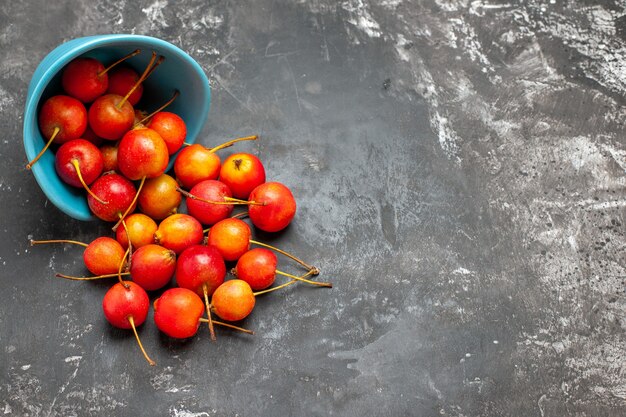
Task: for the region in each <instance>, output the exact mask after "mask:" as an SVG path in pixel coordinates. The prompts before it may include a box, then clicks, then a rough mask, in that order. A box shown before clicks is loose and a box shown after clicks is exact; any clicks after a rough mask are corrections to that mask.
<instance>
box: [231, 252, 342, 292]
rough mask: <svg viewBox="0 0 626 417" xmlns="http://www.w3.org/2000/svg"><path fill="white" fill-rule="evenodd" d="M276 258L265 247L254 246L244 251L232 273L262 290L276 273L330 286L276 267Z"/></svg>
mask: <svg viewBox="0 0 626 417" xmlns="http://www.w3.org/2000/svg"><path fill="white" fill-rule="evenodd" d="M277 264H278V259H277V258H276V255H275V254H274V252H272V251H270V250H269V249H265V248H254V249H251V250H249V251H248V252H246V253H244V254H243V255H242V256H241V257H240V258H239V260H238V261H237V266H235V268H234V271H233V272H234V273H235V275H236V276H237V278H239V279H241V280H243V281H246V282H247V283H248V284H250V287H251V288H252V289H253V290H255V291H258V290H263V289H265V288H268V287H269V286H270V285H272V284H273V283H274V280H275V278H276V274H278V275H283V276H285V277H289V278H291V279H295V280H301V281H304V282H307V283H309V284H313V285H319V286H322V287H329V288H332V284H331V283H327V282H316V281H311V280H307V279H302V278H300V277H297V276H295V275H292V274H288V273H286V272H282V271H279V270H278V269H276V266H277Z"/></svg>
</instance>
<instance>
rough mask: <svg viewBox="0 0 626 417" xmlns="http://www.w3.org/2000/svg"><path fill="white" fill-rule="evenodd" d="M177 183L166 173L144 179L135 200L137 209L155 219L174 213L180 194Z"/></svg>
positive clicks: (179, 201)
mask: <svg viewBox="0 0 626 417" xmlns="http://www.w3.org/2000/svg"><path fill="white" fill-rule="evenodd" d="M177 188H178V183H177V182H176V180H175V179H174V178H172V177H170V176H169V175H167V174H162V175H160V176H158V177H156V178H151V179H148V180H146V182H145V184H144V186H143V189H142V190H141V192H140V193H139V198H138V200H137V202H138V204H139V210H141V211H142V212H143V213H145V214H146V215H148V216H150V217H152V218H153V219H155V220H162V219H164V218H166V217H167V216H170V215H172V214H176V211H177V209H178V206H179V205H180V203H181V201H182V196H181V194H180V192H178V190H177Z"/></svg>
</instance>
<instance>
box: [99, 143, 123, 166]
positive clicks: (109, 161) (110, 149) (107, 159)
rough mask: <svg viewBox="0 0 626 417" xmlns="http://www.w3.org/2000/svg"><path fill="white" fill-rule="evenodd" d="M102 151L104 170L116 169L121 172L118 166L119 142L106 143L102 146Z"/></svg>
mask: <svg viewBox="0 0 626 417" xmlns="http://www.w3.org/2000/svg"><path fill="white" fill-rule="evenodd" d="M100 153H102V159H103V161H104V167H103V169H102V170H103V172H108V171H115V172H118V173H119V170H118V168H117V144H115V145H113V144H106V145H102V146H100Z"/></svg>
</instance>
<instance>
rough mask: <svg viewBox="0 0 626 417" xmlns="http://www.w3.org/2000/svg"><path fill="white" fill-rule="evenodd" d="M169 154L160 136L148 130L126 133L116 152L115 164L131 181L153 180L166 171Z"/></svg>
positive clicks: (138, 129) (141, 129)
mask: <svg viewBox="0 0 626 417" xmlns="http://www.w3.org/2000/svg"><path fill="white" fill-rule="evenodd" d="M168 162H169V154H168V153H167V145H166V144H165V142H164V141H163V139H162V138H161V136H160V135H159V134H158V133H157V132H156V131H154V130H152V129H148V128H137V129H133V130H130V131H128V132H126V134H125V135H124V137H123V138H122V140H121V141H120V143H119V146H118V150H117V164H118V168H119V170H120V171H121V172H122V174H124V176H125V177H126V178H128V179H131V180H139V179H142V178H155V177H158V176H159V175H161V174H163V173H164V172H165V170H166V169H167V164H168Z"/></svg>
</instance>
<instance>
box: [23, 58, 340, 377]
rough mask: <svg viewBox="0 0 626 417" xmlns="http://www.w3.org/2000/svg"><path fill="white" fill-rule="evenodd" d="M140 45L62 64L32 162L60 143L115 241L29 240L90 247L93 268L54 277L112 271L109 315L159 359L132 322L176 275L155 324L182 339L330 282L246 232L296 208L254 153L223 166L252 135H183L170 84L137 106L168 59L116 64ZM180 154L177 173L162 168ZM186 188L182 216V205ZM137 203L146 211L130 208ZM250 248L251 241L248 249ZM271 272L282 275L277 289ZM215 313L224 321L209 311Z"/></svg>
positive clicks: (63, 164)
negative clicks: (210, 138)
mask: <svg viewBox="0 0 626 417" xmlns="http://www.w3.org/2000/svg"><path fill="white" fill-rule="evenodd" d="M139 53H140V51H139V50H136V51H133V52H132V53H130V54H128V55H127V56H125V57H123V58H122V59H120V60H118V61H117V62H114V63H113V64H111V65H109V66H108V67H106V68H105V67H104V65H103V64H102V63H101V62H99V61H98V60H96V59H94V58H85V57H81V58H77V59H75V60H73V61H72V62H70V63H69V64H68V65H67V66H66V67H65V68H64V70H63V73H62V86H63V90H64V94H59V95H55V96H53V97H51V98H49V99H47V100H46V101H45V102H44V103H43V105H42V107H41V110H40V113H39V127H40V130H41V133H42V135H43V136H44V137H45V138H46V139H47V140H48V142H47V143H46V145H45V147H44V148H43V150H42V151H41V152H40V154H39V155H37V157H35V158H34V159H33V160H32V161H31V162H29V163H28V165H27V168H30V167H32V165H33V164H35V163H36V162H37V160H38V159H39V158H40V157H41V155H43V153H44V152H46V150H47V149H48V148H49V147H50V146H51V145H52V144H53V143H54V144H56V145H60V146H59V147H58V149H57V150H56V154H55V168H56V171H57V173H58V175H59V177H60V178H61V179H62V180H63V181H64V182H66V183H67V184H69V185H71V186H74V187H83V188H84V189H85V190H86V192H87V201H88V205H89V208H90V209H91V211H92V212H93V213H94V215H95V216H97V217H98V218H100V219H102V220H104V221H107V222H115V225H114V226H113V231H114V232H115V238H112V237H106V236H102V237H98V238H97V239H95V240H93V241H92V242H91V243H89V244H87V243H83V242H77V241H74V240H65V239H63V240H37V241H35V240H31V243H32V244H43V243H73V244H77V245H82V246H84V247H85V251H84V253H83V260H84V263H85V266H86V268H87V269H88V270H89V272H91V273H92V274H93V276H87V277H77V276H70V275H65V274H57V276H58V277H61V278H67V279H72V280H81V281H88V280H95V279H106V278H111V279H115V278H117V280H118V282H117V283H116V284H114V285H113V286H112V287H111V288H110V289H109V290H108V291H107V293H106V294H105V296H104V300H103V302H102V307H103V310H104V316H105V317H106V319H107V320H108V321H109V322H110V323H111V324H112V325H113V326H115V327H118V328H121V329H132V330H133V332H134V334H135V337H136V339H137V342H138V345H139V347H140V348H141V351H142V353H143V355H144V357H145V358H146V360H147V361H148V362H149V363H150V364H151V365H154V364H155V363H154V361H152V359H150V357H149V356H148V354H147V353H146V351H145V349H144V348H143V346H142V344H141V341H140V339H139V336H138V334H137V330H136V327H137V326H140V325H141V324H143V323H144V321H145V320H146V317H147V315H148V311H149V307H150V301H149V297H148V294H147V292H146V291H156V290H160V289H162V288H164V287H166V286H168V284H170V282H171V280H172V278H173V277H175V281H176V284H177V287H175V288H169V289H167V290H165V291H164V292H163V293H162V294H160V296H159V297H158V298H157V299H156V300H155V301H154V303H153V308H154V321H155V323H156V326H157V327H158V329H159V330H161V331H162V332H164V333H165V334H167V335H169V336H170V337H174V338H188V337H191V336H193V335H195V334H196V332H197V331H198V328H199V326H200V323H201V322H206V323H207V324H208V328H209V331H210V335H211V339H212V340H215V331H214V325H217V326H224V327H228V328H231V329H233V330H236V331H242V332H246V333H250V334H253V332H252V331H250V330H247V329H244V328H242V327H239V326H236V325H234V324H232V323H229V322H238V321H240V320H242V319H244V318H245V317H247V316H248V315H249V314H250V313H251V312H252V310H253V308H254V305H255V299H256V297H257V296H258V295H261V294H265V293H268V292H271V291H275V290H277V289H280V288H284V287H286V286H289V285H292V284H294V283H296V282H304V283H308V284H311V285H317V286H323V287H332V284H330V283H326V282H317V281H312V280H311V279H309V278H310V277H312V276H315V275H318V274H319V270H318V269H317V268H316V267H314V266H311V265H309V264H307V263H306V262H304V261H302V260H300V259H298V258H297V257H295V256H294V255H292V254H289V253H287V252H284V251H282V250H280V249H278V248H275V247H273V246H270V245H267V244H264V243H262V242H258V241H256V240H253V239H252V232H251V228H250V226H248V224H247V223H246V222H244V221H243V220H242V218H245V217H249V219H250V221H251V222H252V224H253V225H254V226H255V227H257V228H258V229H260V230H263V231H266V232H277V231H280V230H282V229H284V228H285V227H287V225H289V223H290V222H291V220H292V219H293V217H294V215H295V212H296V201H295V199H294V197H293V195H292V193H291V191H290V190H289V188H287V187H286V186H285V185H283V184H281V183H278V182H265V169H264V167H263V164H262V163H261V161H260V160H259V159H258V158H257V157H256V156H254V155H252V154H248V153H236V154H233V155H231V156H230V157H228V158H227V159H226V160H225V161H224V162H223V163H222V161H221V160H220V158H219V156H217V154H216V151H218V150H220V149H223V148H225V147H228V146H231V145H233V144H234V143H236V142H238V141H243V140H256V139H257V137H256V136H249V137H244V138H239V139H235V140H231V141H229V142H226V143H224V144H222V145H219V146H217V147H215V148H211V149H209V148H206V147H204V146H202V145H199V144H193V145H189V144H187V143H185V137H186V133H187V131H186V126H185V123H184V121H183V120H182V118H180V117H179V116H178V115H176V114H174V113H171V112H166V111H164V109H165V107H167V106H168V105H169V104H171V103H172V102H173V101H174V100H175V99H176V98H177V96H178V92H177V91H175V92H173V97H172V98H171V99H170V100H169V101H168V102H167V103H165V104H163V105H162V106H161V107H159V108H158V109H157V110H155V111H153V112H152V113H150V114H147V112H143V111H141V110H137V109H135V108H134V106H136V104H137V103H138V102H139V101H140V99H141V96H142V92H143V82H144V81H145V80H146V79H147V78H148V77H149V76H150V74H152V72H153V71H155V70H156V69H157V67H158V66H159V64H160V63H161V62H162V61H163V59H164V58H163V57H157V55H156V53H154V52H153V53H152V57H151V59H150V62H149V64H148V66H147V67H146V68H145V70H144V71H143V73H141V74H139V73H137V72H136V71H135V70H133V69H132V68H131V67H129V66H126V65H125V64H122V62H123V61H125V60H126V59H128V58H130V57H132V56H135V55H137V54H139ZM87 108H88V109H87ZM181 148H182V149H181ZM179 150H180V152H179ZM177 152H178V154H177V155H176V156H175V157H176V159H175V161H174V173H175V178H174V177H172V176H170V175H168V174H166V173H165V171H166V169H167V166H168V164H169V160H170V157H171V156H174V154H176V153H177ZM218 178H219V180H218ZM133 181H135V183H134V182H133ZM137 181H138V182H139V183H138V184H136V182H137ZM183 197H184V198H185V199H186V207H187V213H180V212H178V211H179V206H180V205H181V203H182V199H183ZM236 205H245V206H247V207H248V211H247V212H240V213H238V214H236V215H232V213H233V210H234V207H235V206H236ZM137 207H138V208H139V211H141V213H134V211H135V209H136V208H137ZM231 215H232V217H231ZM157 221H159V222H160V223H159V224H157ZM205 226H208V228H207V229H204V227H205ZM205 233H206V234H207V235H206V236H205ZM251 245H255V246H258V247H255V248H253V249H250V246H251ZM275 252H276V253H279V254H282V255H284V256H286V257H289V258H290V259H292V260H294V261H295V262H297V263H298V264H299V265H300V266H302V267H303V268H304V269H305V270H306V273H304V274H302V275H300V276H296V275H292V274H289V273H286V272H282V271H280V270H278V269H277V263H278V259H277V256H276V254H275ZM227 262H229V263H232V264H233V265H234V267H233V268H232V270H231V273H232V274H233V275H234V276H235V278H232V279H228V280H226V276H227V267H226V265H227ZM277 274H278V275H283V276H286V277H288V278H289V280H288V281H287V282H285V283H283V284H281V285H277V286H272V285H273V284H274V280H275V278H276V275H277ZM123 277H130V278H131V279H132V281H131V280H125V279H124V278H123ZM205 312H206V318H205V317H203V316H204V314H205ZM212 314H215V315H216V316H217V317H219V318H220V319H221V320H224V321H218V320H216V319H213V318H212Z"/></svg>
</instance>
